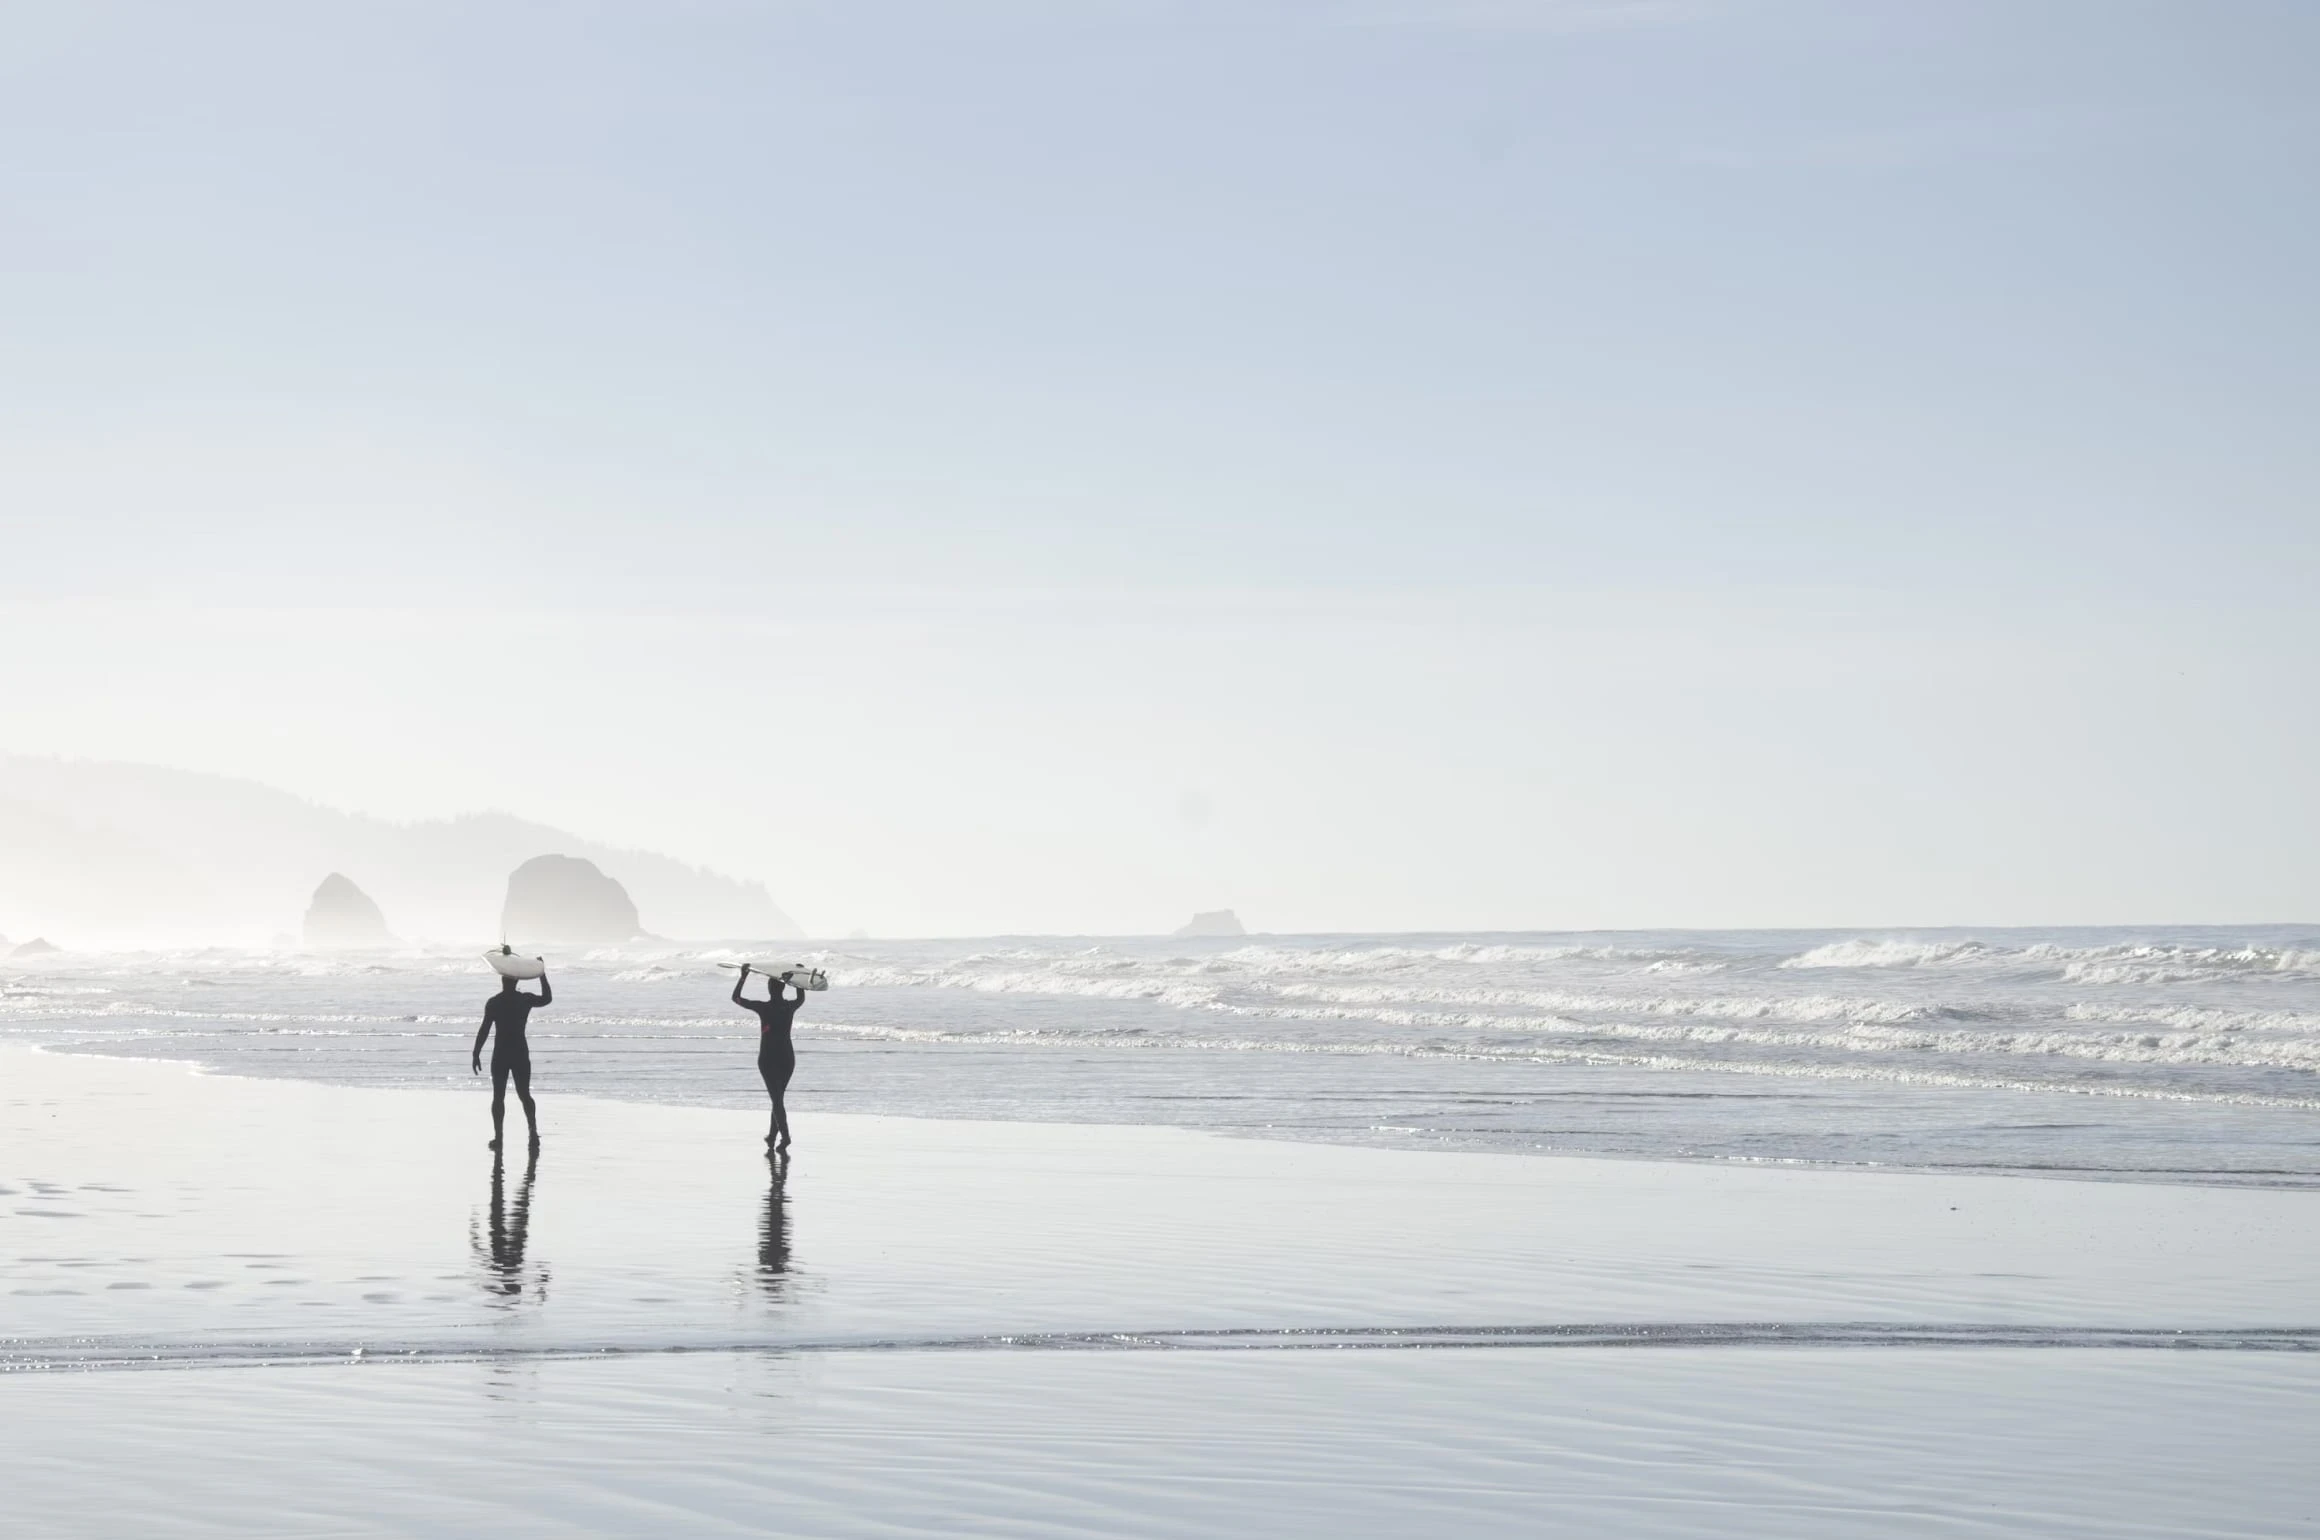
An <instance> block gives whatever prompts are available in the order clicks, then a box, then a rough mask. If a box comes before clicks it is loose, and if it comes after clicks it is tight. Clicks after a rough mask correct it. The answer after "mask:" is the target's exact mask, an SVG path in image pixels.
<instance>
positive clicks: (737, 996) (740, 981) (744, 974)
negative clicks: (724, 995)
mask: <svg viewBox="0 0 2320 1540" xmlns="http://www.w3.org/2000/svg"><path fill="white" fill-rule="evenodd" d="M748 982H749V964H747V963H743V964H742V965H741V976H740V977H739V978H737V979H735V980H734V981H733V1003H734V1004H735V1005H747V1004H748V1003H749V1002H748V1001H747V1000H744V999H742V998H741V986H742V985H744V984H746V983H748Z"/></svg>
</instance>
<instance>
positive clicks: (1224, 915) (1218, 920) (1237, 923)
mask: <svg viewBox="0 0 2320 1540" xmlns="http://www.w3.org/2000/svg"><path fill="white" fill-rule="evenodd" d="M1174 934H1175V935H1176V937H1177V938H1178V939H1179V940H1189V939H1191V938H1192V937H1195V936H1245V935H1247V934H1248V932H1247V931H1245V930H1243V929H1241V920H1240V916H1239V915H1237V914H1234V913H1233V912H1232V911H1231V910H1230V909H1211V910H1208V911H1207V912H1206V913H1204V914H1196V915H1194V916H1193V917H1192V920H1191V923H1189V924H1185V925H1179V926H1177V927H1176V930H1175V932H1174Z"/></svg>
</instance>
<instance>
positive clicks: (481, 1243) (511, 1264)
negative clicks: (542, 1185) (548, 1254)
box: [468, 1146, 548, 1304]
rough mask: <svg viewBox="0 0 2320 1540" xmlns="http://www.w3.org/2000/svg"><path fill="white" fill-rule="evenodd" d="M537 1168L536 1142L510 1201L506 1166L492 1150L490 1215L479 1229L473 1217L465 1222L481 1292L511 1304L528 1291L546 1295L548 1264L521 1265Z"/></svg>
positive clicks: (540, 1296)
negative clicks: (478, 1274)
mask: <svg viewBox="0 0 2320 1540" xmlns="http://www.w3.org/2000/svg"><path fill="white" fill-rule="evenodd" d="M539 1172H540V1152H539V1149H538V1148H537V1147H536V1146H535V1147H534V1148H533V1150H532V1152H531V1155H530V1157H529V1158H528V1159H526V1160H525V1161H524V1174H523V1176H522V1177H521V1178H519V1179H518V1180H517V1182H516V1193H515V1201H514V1202H513V1203H510V1202H509V1201H508V1196H507V1166H506V1164H505V1162H503V1161H502V1160H501V1159H500V1158H499V1156H497V1155H496V1154H495V1155H494V1156H493V1157H492V1161H491V1213H490V1217H489V1219H488V1220H487V1221H486V1223H485V1224H484V1225H483V1227H481V1228H480V1229H479V1228H478V1227H477V1225H476V1223H475V1222H474V1221H473V1220H470V1221H469V1222H468V1241H469V1244H470V1245H472V1246H473V1247H474V1249H475V1259H476V1262H477V1264H478V1265H479V1267H480V1269H481V1280H480V1281H481V1282H482V1284H483V1289H484V1292H485V1293H487V1294H491V1295H495V1296H497V1297H498V1298H499V1299H501V1300H504V1301H506V1302H508V1303H510V1304H514V1303H517V1302H519V1301H521V1300H522V1299H523V1297H524V1295H525V1293H526V1292H527V1291H529V1292H530V1293H531V1295H532V1298H533V1299H534V1300H535V1301H540V1300H545V1299H546V1298H547V1297H548V1270H547V1268H546V1267H544V1266H540V1265H538V1264H534V1265H533V1266H531V1267H529V1268H527V1267H526V1266H525V1265H524V1242H525V1240H526V1238H527V1236H528V1233H529V1231H530V1229H531V1223H532V1183H533V1180H534V1179H535V1178H536V1177H537V1176H538V1175H539Z"/></svg>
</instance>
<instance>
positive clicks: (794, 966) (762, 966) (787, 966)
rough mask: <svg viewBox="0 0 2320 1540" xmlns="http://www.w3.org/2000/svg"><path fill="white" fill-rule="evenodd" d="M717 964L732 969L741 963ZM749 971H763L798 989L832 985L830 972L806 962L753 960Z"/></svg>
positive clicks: (767, 975) (821, 987)
mask: <svg viewBox="0 0 2320 1540" xmlns="http://www.w3.org/2000/svg"><path fill="white" fill-rule="evenodd" d="M717 966H718V967H720V968H725V969H729V970H730V969H737V968H739V967H740V966H741V964H739V963H719V964H718V965H717ZM749 971H750V972H752V973H762V974H764V975H765V976H766V977H767V978H769V979H779V980H780V981H781V982H782V983H784V984H789V985H792V986H794V987H796V988H798V989H827V988H829V987H830V976H829V975H828V974H826V973H824V972H823V971H822V970H821V969H819V968H809V967H807V966H806V965H805V964H804V963H754V962H753V963H751V964H750V965H749Z"/></svg>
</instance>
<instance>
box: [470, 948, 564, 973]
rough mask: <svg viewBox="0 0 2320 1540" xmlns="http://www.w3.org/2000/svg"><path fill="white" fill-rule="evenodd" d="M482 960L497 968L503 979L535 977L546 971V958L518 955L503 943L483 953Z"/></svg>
mask: <svg viewBox="0 0 2320 1540" xmlns="http://www.w3.org/2000/svg"><path fill="white" fill-rule="evenodd" d="M483 960H484V961H485V962H487V963H490V964H491V965H492V966H493V967H494V968H496V969H498V970H499V976H500V977H501V978H503V979H536V978H538V977H540V975H542V974H544V973H546V972H547V971H548V961H547V959H546V958H544V957H518V956H516V954H515V953H514V952H512V951H510V950H509V949H508V948H507V947H506V946H504V945H503V946H497V947H494V948H492V950H490V951H488V952H486V953H484V954H483Z"/></svg>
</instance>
